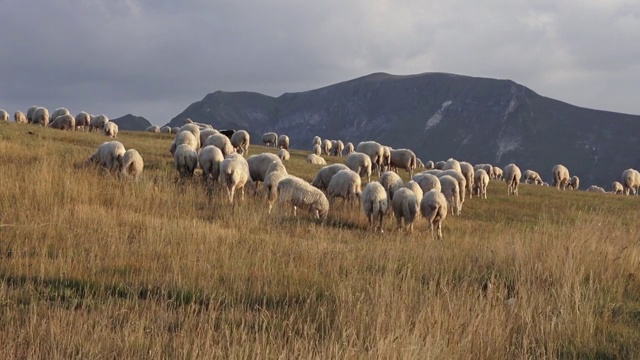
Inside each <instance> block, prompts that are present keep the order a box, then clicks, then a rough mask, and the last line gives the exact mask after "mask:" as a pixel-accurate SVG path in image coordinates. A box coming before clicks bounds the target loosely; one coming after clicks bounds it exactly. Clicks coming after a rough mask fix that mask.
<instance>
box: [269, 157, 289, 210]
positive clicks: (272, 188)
mask: <svg viewBox="0 0 640 360" xmlns="http://www.w3.org/2000/svg"><path fill="white" fill-rule="evenodd" d="M273 164H276V162H275V161H274V162H273V163H272V165H273ZM279 166H282V164H279ZM287 176H289V175H288V174H287V171H286V169H285V170H284V171H270V172H269V173H268V174H267V176H266V177H265V178H264V182H263V185H264V188H265V190H266V191H267V203H268V204H269V214H271V210H272V209H273V203H274V202H275V201H276V199H277V197H278V184H279V183H280V181H281V180H282V179H284V178H286V177H287Z"/></svg>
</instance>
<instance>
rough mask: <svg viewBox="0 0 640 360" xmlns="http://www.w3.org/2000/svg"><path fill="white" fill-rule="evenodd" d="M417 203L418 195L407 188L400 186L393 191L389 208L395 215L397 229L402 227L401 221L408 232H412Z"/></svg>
mask: <svg viewBox="0 0 640 360" xmlns="http://www.w3.org/2000/svg"><path fill="white" fill-rule="evenodd" d="M419 205H420V203H419V202H418V197H417V196H416V194H414V193H413V191H411V190H409V189H408V188H405V187H403V188H400V189H398V190H397V191H396V192H395V193H394V195H393V200H391V208H392V209H393V214H394V215H395V217H396V222H397V224H398V230H401V229H402V222H404V227H405V228H406V229H407V230H408V231H409V232H413V221H414V220H415V218H416V215H417V214H418V207H419Z"/></svg>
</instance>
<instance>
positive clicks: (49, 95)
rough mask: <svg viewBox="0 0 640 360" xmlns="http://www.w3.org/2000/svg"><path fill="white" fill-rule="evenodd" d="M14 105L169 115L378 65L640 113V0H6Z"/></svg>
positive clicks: (1, 89)
mask: <svg viewBox="0 0 640 360" xmlns="http://www.w3.org/2000/svg"><path fill="white" fill-rule="evenodd" d="M0 5H1V6H0V9H2V11H0V24H2V30H1V31H2V35H0V48H1V51H0V108H4V109H6V110H7V111H9V112H11V113H13V112H14V111H16V110H21V111H26V109H27V108H28V107H29V106H31V105H43V106H46V107H48V108H49V109H51V110H52V109H55V108H57V107H61V106H65V107H68V108H69V109H70V110H71V112H72V113H74V114H75V113H78V112H80V111H81V110H86V111H89V112H91V113H105V114H107V115H108V116H109V117H112V118H115V117H119V116H122V115H125V114H127V113H133V114H135V115H140V116H144V117H146V118H147V119H149V120H150V121H151V122H152V123H155V124H165V123H166V122H168V121H169V120H170V119H171V118H172V117H173V116H175V115H177V114H178V113H180V112H181V111H182V110H184V109H185V108H186V107H187V106H188V105H190V104H191V103H193V102H195V101H198V100H200V99H202V98H203V97H204V96H205V95H206V94H208V93H210V92H214V91H216V90H224V91H256V92H261V93H263V94H267V95H271V96H279V95H281V94H282V93H284V92H298V91H305V90H311V89H315V88H318V87H322V86H326V85H330V84H333V83H336V82H341V81H345V80H350V79H352V78H356V77H360V76H364V75H367V74H370V73H373V72H387V73H391V74H398V75H402V74H417V73H423V72H450V73H456V74H460V75H469V76H481V77H491V78H498V79H511V80H513V81H515V82H518V83H520V84H522V85H525V86H527V87H529V88H531V89H532V90H534V91H536V92H537V93H539V94H541V95H544V96H548V97H552V98H555V99H558V100H561V101H565V102H568V103H571V104H574V105H578V106H584V107H589V108H594V109H601V110H610V111H617V112H623V113H631V114H640V101H638V95H639V93H640V91H639V90H640V46H638V41H639V40H640V1H636V0H634V1H622V0H620V1H618V0H562V1H557V0H552V1H546V0H541V1H534V0H531V1H526V0H509V1H507V0H502V1H498V0H485V1H476V0H446V1H444V0H443V1H441V0H434V1H424V0H340V1H338V0H321V1H299V0H298V1H296V0H230V1H205V0H191V1H189V0H187V1H169V0H59V1H40V0H0Z"/></svg>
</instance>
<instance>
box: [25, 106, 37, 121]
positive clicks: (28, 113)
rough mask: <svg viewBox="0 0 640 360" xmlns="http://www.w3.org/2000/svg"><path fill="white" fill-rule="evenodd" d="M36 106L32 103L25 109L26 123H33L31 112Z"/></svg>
mask: <svg viewBox="0 0 640 360" xmlns="http://www.w3.org/2000/svg"><path fill="white" fill-rule="evenodd" d="M37 108H38V107H37V106H35V105H34V106H32V107H30V108H29V109H27V123H29V124H33V113H34V112H35V111H36V109H37Z"/></svg>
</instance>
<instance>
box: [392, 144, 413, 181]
mask: <svg viewBox="0 0 640 360" xmlns="http://www.w3.org/2000/svg"><path fill="white" fill-rule="evenodd" d="M389 165H390V166H391V167H392V168H399V169H404V170H405V171H406V172H408V173H409V177H413V170H415V169H416V166H417V158H416V154H415V153H414V152H413V151H411V150H409V149H392V150H390V163H389Z"/></svg>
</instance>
